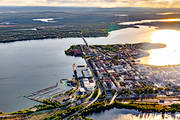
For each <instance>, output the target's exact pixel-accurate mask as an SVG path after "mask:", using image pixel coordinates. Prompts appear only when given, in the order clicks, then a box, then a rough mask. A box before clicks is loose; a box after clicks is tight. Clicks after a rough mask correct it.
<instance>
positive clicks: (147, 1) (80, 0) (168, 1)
mask: <svg viewBox="0 0 180 120" xmlns="http://www.w3.org/2000/svg"><path fill="white" fill-rule="evenodd" d="M0 5H1V6H10V5H13V6H82V7H86V6H88V7H124V6H129V7H180V0H1V2H0Z"/></svg>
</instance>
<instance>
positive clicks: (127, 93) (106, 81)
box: [8, 38, 180, 120]
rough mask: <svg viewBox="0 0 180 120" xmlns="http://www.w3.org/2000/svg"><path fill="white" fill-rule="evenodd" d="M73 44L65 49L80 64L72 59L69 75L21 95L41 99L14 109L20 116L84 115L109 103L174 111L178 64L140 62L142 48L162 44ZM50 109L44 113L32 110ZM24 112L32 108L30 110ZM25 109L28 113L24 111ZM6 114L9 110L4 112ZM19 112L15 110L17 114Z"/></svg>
mask: <svg viewBox="0 0 180 120" xmlns="http://www.w3.org/2000/svg"><path fill="white" fill-rule="evenodd" d="M83 40H84V42H85V45H73V46H71V47H70V48H69V49H68V50H66V51H65V53H66V55H70V56H75V57H82V58H83V59H84V60H85V62H86V64H85V65H76V64H73V65H72V69H73V73H74V75H73V78H72V79H61V80H60V82H61V85H67V86H70V87H71V89H69V90H68V91H65V90H62V89H61V86H59V85H58V83H57V84H56V85H54V86H51V87H48V88H45V89H42V90H39V91H36V92H33V93H31V94H29V95H26V96H25V97H26V98H28V99H31V100H34V101H38V102H41V103H43V105H37V106H34V107H32V108H30V109H28V110H24V111H18V112H15V113H13V115H11V116H10V117H12V118H13V117H14V116H16V117H17V115H20V116H21V117H22V118H23V119H32V118H33V117H38V119H44V118H45V120H51V119H65V120H66V119H67V120H71V119H81V118H83V119H89V118H86V116H87V115H88V114H90V113H93V112H95V111H101V110H105V109H109V108H112V107H119V108H128V109H129V108H133V109H138V110H142V111H144V110H148V112H149V111H154V112H178V111H180V110H179V107H178V106H179V104H180V96H179V95H180V83H179V76H180V73H178V72H177V69H179V67H178V66H164V67H160V66H159V67H158V66H150V65H144V64H141V62H140V58H142V57H145V56H148V53H147V52H146V50H147V49H156V48H163V47H165V46H164V45H162V44H152V43H137V44H124V45H120V44H114V45H91V46H89V45H88V43H87V42H86V40H85V39H84V38H83ZM43 110H50V111H49V113H47V112H46V113H44V114H46V115H45V116H42V115H41V114H40V115H39V114H35V113H36V112H38V111H43ZM29 113H34V114H30V115H29ZM27 114H28V115H27ZM8 117H9V116H8ZM18 117H19V116H18Z"/></svg>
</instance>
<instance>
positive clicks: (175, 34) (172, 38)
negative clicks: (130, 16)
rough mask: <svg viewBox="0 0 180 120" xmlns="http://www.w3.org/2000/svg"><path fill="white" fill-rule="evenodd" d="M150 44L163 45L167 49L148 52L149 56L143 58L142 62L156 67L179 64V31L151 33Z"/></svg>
mask: <svg viewBox="0 0 180 120" xmlns="http://www.w3.org/2000/svg"><path fill="white" fill-rule="evenodd" d="M151 42H152V43H164V44H166V45H167V47H166V48H163V49H154V50H150V51H149V53H150V56H148V57H147V58H143V59H142V62H144V63H146V64H150V65H158V66H163V65H176V64H180V46H179V45H180V31H176V30H158V31H154V32H153V33H152V37H151Z"/></svg>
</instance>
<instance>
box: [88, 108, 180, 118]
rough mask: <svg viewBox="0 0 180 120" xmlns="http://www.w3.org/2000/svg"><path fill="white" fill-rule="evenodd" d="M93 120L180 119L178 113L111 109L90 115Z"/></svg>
mask: <svg viewBox="0 0 180 120" xmlns="http://www.w3.org/2000/svg"><path fill="white" fill-rule="evenodd" d="M88 117H90V118H94V119H95V120H180V114H179V113H177V114H160V113H140V112H138V111H136V110H127V109H116V108H114V109H111V110H109V111H108V110H107V111H105V112H101V113H95V114H92V115H90V116H88Z"/></svg>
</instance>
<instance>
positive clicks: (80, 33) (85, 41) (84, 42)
mask: <svg viewBox="0 0 180 120" xmlns="http://www.w3.org/2000/svg"><path fill="white" fill-rule="evenodd" d="M80 34H81V37H82V39H83V41H84V43H85V44H86V46H87V47H89V45H88V43H87V41H86V39H85V38H84V36H83V35H82V32H81V33H80Z"/></svg>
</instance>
